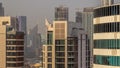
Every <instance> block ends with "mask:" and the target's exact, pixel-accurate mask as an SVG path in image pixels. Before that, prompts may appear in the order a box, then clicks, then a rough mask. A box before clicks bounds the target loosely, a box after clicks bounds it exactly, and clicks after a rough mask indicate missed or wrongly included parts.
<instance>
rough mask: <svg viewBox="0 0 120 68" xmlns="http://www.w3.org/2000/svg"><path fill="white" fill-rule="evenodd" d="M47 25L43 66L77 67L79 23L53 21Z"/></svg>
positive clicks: (49, 67)
mask: <svg viewBox="0 0 120 68" xmlns="http://www.w3.org/2000/svg"><path fill="white" fill-rule="evenodd" d="M46 26H47V34H46V36H47V44H46V45H43V67H44V68H78V35H79V34H78V31H79V28H80V24H79V23H74V22H68V21H53V24H49V23H48V21H47V20H46Z"/></svg>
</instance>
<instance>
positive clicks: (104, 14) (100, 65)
mask: <svg viewBox="0 0 120 68" xmlns="http://www.w3.org/2000/svg"><path fill="white" fill-rule="evenodd" d="M119 8H120V5H119V4H112V5H109V6H104V7H103V6H102V7H98V8H95V9H94V22H93V25H94V34H93V40H94V49H93V54H94V65H93V68H119V66H120V33H119V32H120V26H119V25H120V10H119Z"/></svg>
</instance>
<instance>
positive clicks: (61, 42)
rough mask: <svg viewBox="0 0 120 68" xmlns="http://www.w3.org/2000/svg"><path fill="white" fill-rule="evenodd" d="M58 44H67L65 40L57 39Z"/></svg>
mask: <svg viewBox="0 0 120 68" xmlns="http://www.w3.org/2000/svg"><path fill="white" fill-rule="evenodd" d="M55 44H56V45H65V40H55Z"/></svg>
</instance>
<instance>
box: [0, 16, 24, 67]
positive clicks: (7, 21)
mask: <svg viewBox="0 0 120 68" xmlns="http://www.w3.org/2000/svg"><path fill="white" fill-rule="evenodd" d="M13 19H14V18H13ZM13 19H11V18H10V17H0V48H1V49H0V68H23V66H24V33H23V32H19V31H17V30H15V28H16V26H15V23H17V22H15V21H14V20H13ZM12 20H13V21H12Z"/></svg>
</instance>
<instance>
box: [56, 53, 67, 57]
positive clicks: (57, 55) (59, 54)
mask: <svg viewBox="0 0 120 68" xmlns="http://www.w3.org/2000/svg"><path fill="white" fill-rule="evenodd" d="M64 56H65V53H64V52H56V57H64Z"/></svg>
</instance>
